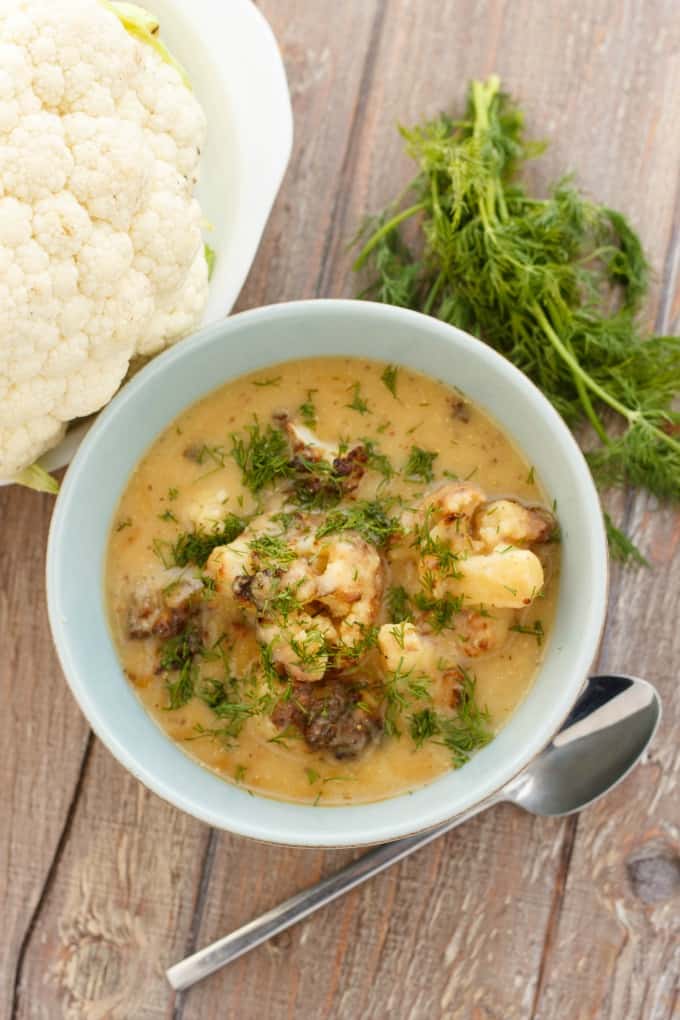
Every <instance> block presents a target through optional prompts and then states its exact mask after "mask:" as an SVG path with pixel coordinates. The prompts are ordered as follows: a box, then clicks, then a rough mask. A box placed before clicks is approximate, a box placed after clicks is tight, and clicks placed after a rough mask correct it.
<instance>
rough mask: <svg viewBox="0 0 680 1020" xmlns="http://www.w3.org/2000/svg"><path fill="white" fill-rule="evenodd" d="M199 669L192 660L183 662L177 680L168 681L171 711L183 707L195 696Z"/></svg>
mask: <svg viewBox="0 0 680 1020" xmlns="http://www.w3.org/2000/svg"><path fill="white" fill-rule="evenodd" d="M197 672H198V671H197V669H196V667H195V666H194V664H193V662H192V661H191V660H187V662H185V663H183V665H182V667H181V669H180V671H179V676H178V677H177V679H176V680H169V679H168V680H167V681H166V685H165V686H166V690H167V692H168V706H167V710H168V711H169V712H174V711H175V710H176V709H178V708H182V707H183V706H184V705H186V704H187V702H189V701H191V699H192V698H193V696H194V687H195V681H196V675H197Z"/></svg>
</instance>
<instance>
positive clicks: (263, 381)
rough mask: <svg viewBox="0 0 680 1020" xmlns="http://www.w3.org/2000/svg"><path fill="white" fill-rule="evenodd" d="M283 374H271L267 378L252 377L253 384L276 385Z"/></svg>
mask: <svg viewBox="0 0 680 1020" xmlns="http://www.w3.org/2000/svg"><path fill="white" fill-rule="evenodd" d="M282 378H283V376H280V375H273V376H271V378H269V379H253V386H278V385H279V383H280V382H281V379H282Z"/></svg>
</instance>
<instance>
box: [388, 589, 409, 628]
mask: <svg viewBox="0 0 680 1020" xmlns="http://www.w3.org/2000/svg"><path fill="white" fill-rule="evenodd" d="M386 601H387V612H388V614H389V617H390V620H392V622H393V623H403V622H404V621H411V620H412V619H413V614H412V612H411V600H410V598H409V594H408V592H407V591H406V588H404V587H403V586H402V585H393V586H392V587H391V588H388V589H387V599H386Z"/></svg>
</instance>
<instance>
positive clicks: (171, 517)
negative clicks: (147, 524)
mask: <svg viewBox="0 0 680 1020" xmlns="http://www.w3.org/2000/svg"><path fill="white" fill-rule="evenodd" d="M158 517H159V519H160V520H161V521H172V522H173V523H175V524H177V523H178V521H177V517H176V516H175V514H174V513H173V512H172V510H170V508H168V509H167V510H164V511H163V513H162V514H159V515H158Z"/></svg>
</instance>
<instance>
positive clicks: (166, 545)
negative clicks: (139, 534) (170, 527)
mask: <svg viewBox="0 0 680 1020" xmlns="http://www.w3.org/2000/svg"><path fill="white" fill-rule="evenodd" d="M151 549H152V550H153V554H154V556H156V558H157V559H159V560H160V561H161V563H162V564H163V566H164V567H165V569H166V570H169V569H170V567H174V566H175V557H174V554H173V546H172V542H166V541H164V540H163V539H162V538H154V540H153V541H152V543H151Z"/></svg>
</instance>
